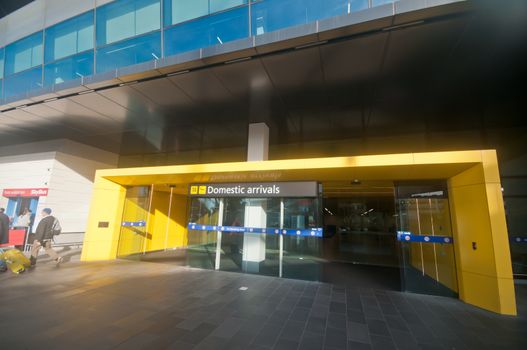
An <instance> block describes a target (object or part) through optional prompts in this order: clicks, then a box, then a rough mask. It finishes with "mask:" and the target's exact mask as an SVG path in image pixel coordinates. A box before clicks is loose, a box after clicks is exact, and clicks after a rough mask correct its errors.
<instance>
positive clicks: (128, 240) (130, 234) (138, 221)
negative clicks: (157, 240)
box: [117, 186, 151, 257]
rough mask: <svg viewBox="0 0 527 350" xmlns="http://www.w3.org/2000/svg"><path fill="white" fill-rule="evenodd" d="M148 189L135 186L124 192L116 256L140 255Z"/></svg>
mask: <svg viewBox="0 0 527 350" xmlns="http://www.w3.org/2000/svg"><path fill="white" fill-rule="evenodd" d="M150 195H151V193H150V187H148V186H136V187H130V188H128V189H127V190H126V198H125V202H124V210H123V217H122V224H121V234H120V236H119V246H118V248H117V256H118V257H123V256H128V255H133V254H138V253H142V252H143V250H144V248H145V247H144V244H145V237H146V234H147V230H146V224H147V221H148V210H149V208H148V207H149V203H150Z"/></svg>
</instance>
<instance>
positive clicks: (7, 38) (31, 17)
mask: <svg viewBox="0 0 527 350" xmlns="http://www.w3.org/2000/svg"><path fill="white" fill-rule="evenodd" d="M45 11H46V4H45V2H44V1H43V0H40V1H39V0H37V1H34V2H31V3H29V4H28V5H26V6H24V7H22V8H21V9H19V10H17V11H15V12H13V13H11V14H9V15H8V16H5V17H4V18H2V19H0V21H1V22H4V25H3V26H1V27H3V28H2V35H0V46H5V45H7V44H9V43H11V42H13V41H16V40H18V39H21V38H23V37H26V36H28V35H29V34H33V33H35V32H38V31H39V30H42V29H43V28H44V13H45Z"/></svg>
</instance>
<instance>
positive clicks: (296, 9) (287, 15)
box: [251, 0, 368, 35]
mask: <svg viewBox="0 0 527 350" xmlns="http://www.w3.org/2000/svg"><path fill="white" fill-rule="evenodd" d="M364 3H365V4H366V7H367V6H368V1H367V0H365V1H364ZM349 6H350V3H349V1H348V0H261V1H255V2H254V3H253V4H252V9H251V10H252V11H251V20H252V33H253V35H261V34H265V33H268V32H273V31H275V30H279V29H283V28H287V27H292V26H296V25H300V24H306V23H310V22H314V21H316V20H319V19H324V18H329V17H334V16H340V15H344V14H347V13H348V12H349V10H350V8H349Z"/></svg>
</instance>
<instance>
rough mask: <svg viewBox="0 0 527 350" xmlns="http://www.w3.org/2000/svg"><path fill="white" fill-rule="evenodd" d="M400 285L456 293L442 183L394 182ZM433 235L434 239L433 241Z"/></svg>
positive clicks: (419, 289) (451, 245)
mask: <svg viewBox="0 0 527 350" xmlns="http://www.w3.org/2000/svg"><path fill="white" fill-rule="evenodd" d="M396 205H397V215H398V216H397V219H398V220H397V224H398V230H399V232H404V234H409V235H410V237H406V236H403V237H404V239H401V253H402V268H401V278H402V284H403V289H404V290H406V291H410V292H416V293H423V294H435V295H444V296H457V292H458V286H457V276H456V265H455V258H454V247H453V244H452V242H453V238H452V227H451V221H450V209H449V203H448V196H447V190H446V186H445V184H444V183H434V184H420V185H415V184H410V185H404V184H402V185H399V186H397V200H396ZM435 239H437V240H438V242H439V241H441V240H442V241H441V243H434V240H435Z"/></svg>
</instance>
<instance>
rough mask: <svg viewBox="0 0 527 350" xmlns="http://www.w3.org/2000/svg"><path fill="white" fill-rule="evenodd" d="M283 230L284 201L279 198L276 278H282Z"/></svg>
mask: <svg viewBox="0 0 527 350" xmlns="http://www.w3.org/2000/svg"><path fill="white" fill-rule="evenodd" d="M283 228H284V199H283V198H280V248H279V253H278V254H279V255H278V256H279V272H278V277H282V270H283V262H284V235H283V234H282V232H281V230H282V229H283Z"/></svg>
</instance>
